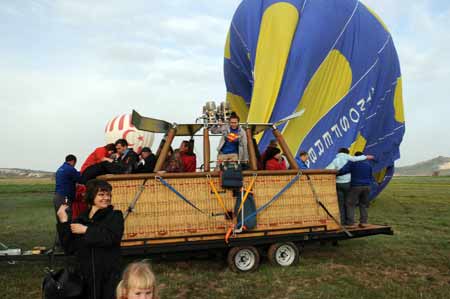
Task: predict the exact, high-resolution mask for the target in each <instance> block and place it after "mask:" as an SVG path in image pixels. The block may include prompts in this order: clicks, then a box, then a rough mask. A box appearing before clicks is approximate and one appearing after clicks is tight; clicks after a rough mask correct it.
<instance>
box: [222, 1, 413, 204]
mask: <svg viewBox="0 0 450 299" xmlns="http://www.w3.org/2000/svg"><path fill="white" fill-rule="evenodd" d="M224 56H225V59H224V75H225V83H226V88H227V101H228V102H229V103H230V105H231V107H232V109H233V110H234V111H235V112H237V113H238V114H239V115H240V117H241V119H243V120H247V121H248V122H255V123H258V122H263V123H265V122H276V121H277V120H279V119H282V118H284V117H286V116H288V115H290V114H292V113H294V112H295V111H299V110H301V109H305V113H304V115H303V116H302V117H300V118H297V119H293V120H290V121H289V122H287V123H286V124H284V125H283V126H280V130H281V131H282V134H283V136H284V138H285V139H286V141H287V143H288V145H289V148H290V150H291V151H292V153H293V154H294V155H296V156H297V155H298V154H299V153H300V151H307V152H308V153H309V161H308V163H309V166H310V167H311V168H325V167H326V166H327V165H328V164H329V163H330V162H331V161H332V160H333V158H334V157H335V155H336V152H337V151H338V149H339V148H341V147H350V148H351V151H352V152H355V151H357V150H358V151H364V152H366V153H370V154H373V155H375V156H376V159H377V160H376V163H374V164H373V168H374V177H375V178H376V183H374V184H375V185H374V186H373V187H375V188H372V190H373V192H372V197H373V196H374V195H376V194H377V193H378V192H380V191H381V190H382V189H383V188H384V186H386V184H387V183H388V182H389V180H390V178H391V177H392V174H393V170H394V167H393V165H394V161H395V160H397V159H399V157H400V153H399V145H400V143H401V141H402V138H403V135H404V132H405V120H404V114H403V98H402V78H401V72H400V64H399V59H398V56H397V52H396V50H395V47H394V43H393V40H392V36H391V34H390V33H389V30H388V28H387V27H386V25H385V24H384V23H383V21H382V20H381V19H380V17H379V16H378V15H376V14H375V12H373V11H372V10H371V9H370V8H368V7H367V6H365V5H364V4H363V3H362V2H360V1H357V0H314V1H308V0H284V1H274V0H261V1H252V0H243V1H242V2H241V4H240V5H239V7H238V8H237V10H236V12H235V14H234V16H233V20H232V23H231V26H230V29H229V32H228V35H227V39H226V44H225V55H224ZM271 138H272V137H271V136H270V133H264V134H263V135H260V136H258V138H257V140H258V142H259V147H260V149H261V150H262V149H264V148H265V147H266V146H267V144H268V143H269V141H270V139H271Z"/></svg>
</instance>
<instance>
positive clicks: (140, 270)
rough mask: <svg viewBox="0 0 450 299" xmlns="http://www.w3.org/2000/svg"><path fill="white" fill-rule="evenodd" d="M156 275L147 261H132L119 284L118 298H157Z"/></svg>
mask: <svg viewBox="0 0 450 299" xmlns="http://www.w3.org/2000/svg"><path fill="white" fill-rule="evenodd" d="M157 298H158V296H157V294H156V280H155V275H154V274H153V272H152V270H151V269H150V265H149V264H148V263H147V262H146V261H140V262H135V263H131V264H129V265H128V266H127V268H126V269H125V271H124V272H123V275H122V280H121V281H120V283H119V285H118V286H117V299H157Z"/></svg>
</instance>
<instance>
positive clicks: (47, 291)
mask: <svg viewBox="0 0 450 299" xmlns="http://www.w3.org/2000/svg"><path fill="white" fill-rule="evenodd" d="M46 272H47V275H46V276H45V277H44V281H43V282H42V298H44V299H78V298H79V299H81V298H83V280H82V278H81V276H80V275H78V274H76V273H75V272H72V271H69V270H67V269H61V270H59V271H53V270H47V271H46Z"/></svg>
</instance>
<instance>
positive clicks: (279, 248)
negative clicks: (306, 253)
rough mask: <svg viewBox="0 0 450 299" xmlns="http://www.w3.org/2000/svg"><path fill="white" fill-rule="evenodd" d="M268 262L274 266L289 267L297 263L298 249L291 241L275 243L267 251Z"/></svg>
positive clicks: (298, 257)
mask: <svg viewBox="0 0 450 299" xmlns="http://www.w3.org/2000/svg"><path fill="white" fill-rule="evenodd" d="M267 257H268V259H269V262H270V263H271V264H273V265H276V266H282V267H289V266H291V265H295V264H297V263H298V261H299V259H300V251H299V250H298V247H297V246H296V245H295V244H294V243H292V242H286V243H275V244H272V245H270V247H269V250H268V251H267Z"/></svg>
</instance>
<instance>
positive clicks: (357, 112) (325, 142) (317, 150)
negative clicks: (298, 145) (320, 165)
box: [307, 87, 375, 165]
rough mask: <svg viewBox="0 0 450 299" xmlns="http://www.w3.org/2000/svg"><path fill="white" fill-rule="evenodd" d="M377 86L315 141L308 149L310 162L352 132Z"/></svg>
mask: <svg viewBox="0 0 450 299" xmlns="http://www.w3.org/2000/svg"><path fill="white" fill-rule="evenodd" d="M374 93H375V88H373V87H372V88H371V89H370V91H369V93H368V96H367V98H362V99H360V100H359V101H358V102H356V104H355V105H354V106H353V107H351V108H350V109H349V110H348V111H347V112H346V113H345V114H344V115H342V116H341V117H340V118H339V120H338V121H337V122H336V123H335V124H332V125H331V126H330V128H329V129H328V130H326V131H325V132H324V133H323V134H322V135H321V137H320V138H319V139H317V140H316V141H315V142H314V145H313V146H311V147H310V148H309V149H308V155H309V157H308V163H307V164H311V165H312V164H315V163H316V162H317V161H318V158H319V157H321V156H323V155H324V154H325V153H326V151H327V150H328V149H330V148H331V147H332V145H333V144H334V143H335V142H336V141H337V140H338V139H340V138H343V137H345V136H346V134H348V133H349V132H350V128H351V127H352V126H356V125H357V124H358V123H359V122H360V120H361V115H363V114H364V113H365V111H366V110H367V105H370V104H371V101H372V97H373V94H374Z"/></svg>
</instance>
